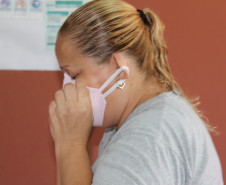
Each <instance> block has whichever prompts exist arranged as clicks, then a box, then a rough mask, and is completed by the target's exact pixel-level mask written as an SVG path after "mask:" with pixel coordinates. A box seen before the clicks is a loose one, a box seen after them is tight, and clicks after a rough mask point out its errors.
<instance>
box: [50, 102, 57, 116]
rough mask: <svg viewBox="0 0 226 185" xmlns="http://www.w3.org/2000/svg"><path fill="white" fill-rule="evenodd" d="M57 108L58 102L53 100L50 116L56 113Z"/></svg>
mask: <svg viewBox="0 0 226 185" xmlns="http://www.w3.org/2000/svg"><path fill="white" fill-rule="evenodd" d="M55 110H56V102H55V101H54V100H53V101H51V102H50V104H49V116H50V117H52V115H54V113H55Z"/></svg>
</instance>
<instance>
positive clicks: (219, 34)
mask: <svg viewBox="0 0 226 185" xmlns="http://www.w3.org/2000/svg"><path fill="white" fill-rule="evenodd" d="M128 2H130V3H131V4H133V5H135V6H136V7H137V8H139V9H142V8H145V7H149V8H151V9H152V10H154V11H155V12H156V13H157V14H158V15H159V16H160V17H161V19H162V20H163V21H164V23H165V25H166V30H165V37H166V41H167V44H168V48H169V62H170V65H171V68H172V71H173V73H174V76H175V78H176V80H177V81H178V82H179V83H180V84H181V86H182V88H183V89H184V91H185V92H186V93H187V94H188V95H190V96H197V95H198V96H200V100H201V102H202V104H201V105H200V108H201V110H203V112H204V113H205V115H206V116H207V117H208V118H209V122H210V123H211V124H213V125H215V126H217V127H218V131H220V133H221V134H220V135H219V136H214V135H212V138H213V141H214V143H215V146H216V149H217V151H218V154H219V156H220V160H221V164H222V167H223V171H224V174H226V171H225V170H226V146H225V141H226V135H225V132H226V126H225V123H226V118H225V114H226V108H225V107H226V47H225V43H226V1H225V0H214V1H213V0H199V1H196V0H189V1H176V0H174V1H167V0H162V1H157V0H139V1H135V0H128ZM62 78H63V75H62V73H61V72H37V71H0V85H1V86H0V184H1V185H31V184H32V185H40V184H41V185H54V184H56V164H55V156H54V144H53V141H52V139H51V136H50V131H49V122H48V104H49V102H50V101H51V100H52V99H53V98H54V93H55V91H56V90H57V89H59V88H61V82H62ZM102 134H103V129H101V128H98V129H94V130H93V132H92V135H91V138H90V142H89V152H90V157H91V160H92V163H93V162H94V161H95V159H96V157H97V149H98V143H99V141H100V139H101V137H102ZM224 176H225V175H224ZM224 181H226V180H224Z"/></svg>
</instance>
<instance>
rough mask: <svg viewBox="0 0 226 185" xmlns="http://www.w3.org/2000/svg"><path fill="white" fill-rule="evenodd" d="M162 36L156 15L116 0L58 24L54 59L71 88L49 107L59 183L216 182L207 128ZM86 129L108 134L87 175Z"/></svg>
mask: <svg viewBox="0 0 226 185" xmlns="http://www.w3.org/2000/svg"><path fill="white" fill-rule="evenodd" d="M163 30H164V26H163V24H162V22H161V21H160V19H159V18H158V16H157V15H156V14H155V13H154V12H153V11H151V10H149V9H144V10H143V11H142V10H136V9H135V8H134V7H133V6H131V5H129V4H127V3H126V2H123V1H121V0H93V1H91V2H89V3H87V4H85V5H83V6H82V7H80V8H78V9H77V10H76V11H75V12H73V13H72V14H71V15H70V16H69V17H68V18H67V20H66V21H65V22H64V24H63V25H62V27H61V28H60V30H59V33H58V37H57V42H56V56H57V59H58V62H59V65H60V67H61V69H62V70H63V71H64V72H65V81H64V85H65V84H66V83H67V82H72V83H67V84H66V85H65V86H64V89H62V90H59V91H57V92H56V93H55V100H54V101H52V102H51V103H50V105H49V114H50V129H51V134H52V137H53V139H54V142H55V153H56V160H57V178H58V179H57V182H58V185H61V184H62V185H63V184H64V185H67V184H82V185H86V184H93V185H119V184H126V185H132V184H139V185H147V184H148V185H149V184H153V185H159V184H162V185H176V184H177V185H185V184H194V185H198V184H203V185H221V184H223V180H222V172H221V166H220V162H219V158H218V155H217V153H216V150H215V148H214V145H213V143H212V140H211V137H210V135H209V133H208V129H209V130H211V127H210V126H208V125H207V124H206V126H205V124H204V122H203V121H202V119H201V118H200V116H199V115H200V114H199V112H198V110H197V109H196V108H195V105H194V104H192V102H190V101H189V100H187V98H186V97H185V95H184V94H183V92H182V90H181V89H180V87H179V86H178V84H177V82H176V81H175V80H174V78H173V76H172V73H171V71H170V68H169V65H168V60H167V46H166V44H165V41H164V38H163ZM93 125H94V126H103V127H105V128H106V131H105V133H104V136H103V138H102V140H101V143H100V147H99V154H98V159H97V161H96V162H95V164H94V165H93V166H92V168H91V165H90V161H89V157H88V153H87V149H86V146H87V142H88V138H89V135H90V132H91V129H92V126H93ZM207 128H208V129H207Z"/></svg>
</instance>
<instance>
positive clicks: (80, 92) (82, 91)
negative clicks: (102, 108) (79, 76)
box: [76, 82, 90, 101]
mask: <svg viewBox="0 0 226 185" xmlns="http://www.w3.org/2000/svg"><path fill="white" fill-rule="evenodd" d="M76 87H77V96H78V97H77V99H78V101H90V92H89V89H88V88H87V87H86V86H85V84H83V83H82V82H78V83H77V84H76Z"/></svg>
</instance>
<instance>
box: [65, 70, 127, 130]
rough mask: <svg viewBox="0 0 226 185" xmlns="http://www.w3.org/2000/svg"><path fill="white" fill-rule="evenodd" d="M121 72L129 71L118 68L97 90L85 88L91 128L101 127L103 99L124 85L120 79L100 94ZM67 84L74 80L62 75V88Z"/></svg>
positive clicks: (104, 101)
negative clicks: (92, 120) (91, 122)
mask: <svg viewBox="0 0 226 185" xmlns="http://www.w3.org/2000/svg"><path fill="white" fill-rule="evenodd" d="M123 70H129V68H128V67H127V66H122V67H120V68H119V69H118V70H117V71H116V72H115V73H114V74H113V75H112V76H111V77H110V78H109V79H108V80H107V81H106V82H105V83H104V84H103V85H102V86H101V87H100V88H99V89H97V88H91V87H87V88H88V89H89V91H90V99H91V102H92V108H93V117H94V122H93V126H95V127H97V126H103V120H104V112H105V108H106V100H105V97H106V96H108V95H109V94H110V93H112V92H113V91H114V90H115V89H116V88H117V87H118V86H120V85H122V84H124V82H125V81H126V79H122V80H119V81H118V82H116V83H115V84H114V85H113V86H112V87H111V88H110V89H109V90H107V91H106V92H105V93H104V94H102V92H103V90H104V89H105V88H106V87H107V86H108V85H109V84H110V83H111V82H112V81H113V80H114V79H115V78H116V76H118V75H119V74H120V73H121V72H122V71H123ZM67 83H72V84H75V80H73V79H72V78H71V77H70V76H69V75H68V74H67V73H64V81H63V88H64V86H65V84H67Z"/></svg>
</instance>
